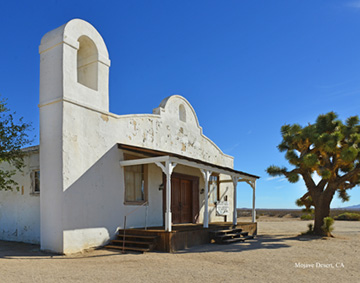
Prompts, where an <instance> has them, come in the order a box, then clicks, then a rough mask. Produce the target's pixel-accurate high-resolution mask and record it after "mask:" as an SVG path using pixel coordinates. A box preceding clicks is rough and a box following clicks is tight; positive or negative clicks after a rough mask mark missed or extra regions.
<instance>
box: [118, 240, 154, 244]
mask: <svg viewBox="0 0 360 283" xmlns="http://www.w3.org/2000/svg"><path fill="white" fill-rule="evenodd" d="M124 242H125V244H137V245H153V244H154V242H143V241H131V240H125V241H124V240H112V241H111V243H119V244H123V243H124Z"/></svg>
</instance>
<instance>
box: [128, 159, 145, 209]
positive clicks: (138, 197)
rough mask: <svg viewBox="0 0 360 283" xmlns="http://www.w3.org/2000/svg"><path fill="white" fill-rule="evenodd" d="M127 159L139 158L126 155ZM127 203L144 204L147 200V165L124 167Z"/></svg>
mask: <svg viewBox="0 0 360 283" xmlns="http://www.w3.org/2000/svg"><path fill="white" fill-rule="evenodd" d="M125 159H126V160H131V159H139V157H136V156H129V155H125ZM124 179H125V204H131V205H134V204H135V205H136V204H143V203H144V202H146V201H147V165H143V164H142V165H132V166H125V167H124Z"/></svg>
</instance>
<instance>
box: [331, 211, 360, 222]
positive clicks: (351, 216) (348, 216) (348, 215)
mask: <svg viewBox="0 0 360 283" xmlns="http://www.w3.org/2000/svg"><path fill="white" fill-rule="evenodd" d="M335 219H336V220H349V221H360V214H359V213H353V212H345V213H342V214H340V215H338V216H336V217H335Z"/></svg>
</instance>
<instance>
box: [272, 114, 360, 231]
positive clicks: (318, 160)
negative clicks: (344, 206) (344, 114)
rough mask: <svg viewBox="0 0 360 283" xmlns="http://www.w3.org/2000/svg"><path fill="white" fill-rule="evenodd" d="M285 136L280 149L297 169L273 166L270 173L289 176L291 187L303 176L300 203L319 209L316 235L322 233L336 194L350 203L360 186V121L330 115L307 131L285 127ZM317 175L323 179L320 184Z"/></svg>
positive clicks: (326, 115)
mask: <svg viewBox="0 0 360 283" xmlns="http://www.w3.org/2000/svg"><path fill="white" fill-rule="evenodd" d="M281 135H282V141H281V143H280V144H279V145H278V149H279V151H280V152H284V153H285V158H286V160H287V161H288V162H289V163H290V164H291V165H292V166H293V169H292V170H289V169H287V168H286V167H278V166H275V165H272V166H270V167H269V168H267V172H268V174H270V175H271V176H285V177H286V178H287V180H288V181H289V182H290V183H296V182H297V181H298V180H299V179H300V176H301V178H302V179H303V180H304V182H305V184H306V187H307V192H306V193H305V194H304V195H303V196H302V197H301V198H300V199H299V200H297V202H296V203H297V204H298V205H304V206H305V207H306V208H307V209H310V208H311V207H312V206H314V207H315V227H314V231H315V232H318V233H321V232H320V231H321V226H322V225H323V218H324V217H327V216H329V212H330V203H331V200H332V199H333V196H334V194H335V193H336V192H337V193H338V196H339V197H340V198H341V199H342V201H348V200H349V195H348V190H349V189H352V188H353V187H355V186H357V185H359V184H360V125H359V117H358V116H352V117H349V118H348V119H347V120H346V121H345V123H343V122H342V121H340V120H339V119H338V116H337V115H336V114H335V113H334V112H329V113H327V114H324V115H319V116H318V118H317V119H316V122H315V123H314V124H308V125H307V126H305V127H302V126H300V125H298V124H293V125H288V124H287V125H284V126H282V127H281ZM314 174H317V175H319V176H320V178H321V180H320V181H319V182H318V183H316V182H315V181H314ZM317 222H319V223H317Z"/></svg>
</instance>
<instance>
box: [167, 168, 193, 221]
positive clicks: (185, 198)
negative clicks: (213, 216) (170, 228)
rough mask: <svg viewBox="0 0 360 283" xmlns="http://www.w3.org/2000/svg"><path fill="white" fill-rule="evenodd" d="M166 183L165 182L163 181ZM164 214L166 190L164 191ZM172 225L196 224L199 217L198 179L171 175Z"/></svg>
mask: <svg viewBox="0 0 360 283" xmlns="http://www.w3.org/2000/svg"><path fill="white" fill-rule="evenodd" d="M164 183H166V180H164ZM163 200H164V202H163V203H164V206H163V208H164V213H165V210H166V209H165V208H166V205H165V200H166V188H165V189H164V198H163ZM171 212H172V223H173V224H180V223H197V222H198V215H199V178H198V177H195V176H190V175H183V174H179V173H173V174H172V177H171Z"/></svg>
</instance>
